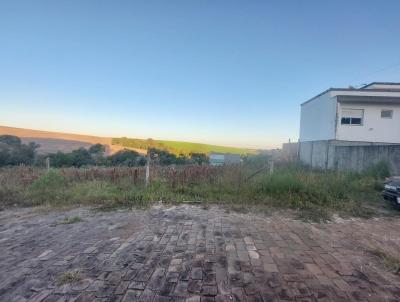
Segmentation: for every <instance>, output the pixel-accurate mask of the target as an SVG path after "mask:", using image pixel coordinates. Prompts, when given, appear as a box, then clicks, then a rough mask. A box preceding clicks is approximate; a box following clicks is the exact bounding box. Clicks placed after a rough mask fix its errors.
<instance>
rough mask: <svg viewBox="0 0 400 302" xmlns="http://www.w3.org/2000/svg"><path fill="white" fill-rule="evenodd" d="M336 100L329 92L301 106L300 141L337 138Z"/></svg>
mask: <svg viewBox="0 0 400 302" xmlns="http://www.w3.org/2000/svg"><path fill="white" fill-rule="evenodd" d="M335 128H336V98H332V97H331V93H330V92H327V93H325V94H322V95H320V96H319V97H317V98H315V99H314V100H312V101H310V102H308V103H304V104H303V105H302V106H301V114H300V141H302V142H303V141H316V140H328V139H334V138H335Z"/></svg>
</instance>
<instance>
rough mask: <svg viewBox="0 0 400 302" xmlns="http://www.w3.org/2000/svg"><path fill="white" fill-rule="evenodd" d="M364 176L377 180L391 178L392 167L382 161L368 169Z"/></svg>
mask: <svg viewBox="0 0 400 302" xmlns="http://www.w3.org/2000/svg"><path fill="white" fill-rule="evenodd" d="M363 174H364V175H367V176H372V177H374V178H375V179H383V178H385V177H388V176H390V165H389V163H388V162H386V161H380V162H378V163H377V164H374V165H372V166H370V167H369V168H368V169H366V170H365V171H364V173H363Z"/></svg>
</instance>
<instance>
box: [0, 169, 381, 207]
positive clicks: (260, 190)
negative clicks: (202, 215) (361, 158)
mask: <svg viewBox="0 0 400 302" xmlns="http://www.w3.org/2000/svg"><path fill="white" fill-rule="evenodd" d="M253 172H254V167H252V166H246V165H245V166H223V167H212V166H183V167H152V169H151V184H150V186H148V187H145V186H144V169H143V168H89V169H76V168H68V169H55V170H51V171H49V172H47V171H45V170H41V169H32V168H26V167H19V168H10V169H2V170H0V204H3V205H6V206H7V205H11V204H17V205H28V204H31V205H39V204H50V205H64V204H90V205H102V206H115V205H123V206H126V205H141V206H142V205H146V204H147V203H149V202H153V201H159V200H163V201H170V202H181V201H184V200H193V201H194V200H199V201H208V202H223V203H232V204H262V205H267V206H274V207H284V208H293V209H316V208H327V209H335V210H340V211H346V212H348V213H352V214H356V215H358V214H360V213H361V214H365V215H367V214H368V213H367V212H365V211H360V209H362V208H363V204H364V203H363V201H365V200H367V199H368V200H373V199H374V198H375V197H376V196H377V195H378V190H379V189H380V188H381V184H382V181H381V179H382V177H383V176H385V175H384V174H385V172H386V171H385V166H384V165H383V164H379V166H376V167H372V168H371V169H369V170H368V171H366V172H365V173H345V172H334V171H312V170H310V169H307V168H306V167H303V166H300V165H296V164H291V165H288V164H283V165H276V169H275V171H274V173H273V174H269V172H268V171H265V172H263V173H260V174H259V175H257V176H256V177H254V178H251V179H250V180H247V177H248V176H249V175H251V174H253Z"/></svg>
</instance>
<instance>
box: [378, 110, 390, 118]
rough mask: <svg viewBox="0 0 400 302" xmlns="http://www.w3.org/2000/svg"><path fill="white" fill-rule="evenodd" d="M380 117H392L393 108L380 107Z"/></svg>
mask: <svg viewBox="0 0 400 302" xmlns="http://www.w3.org/2000/svg"><path fill="white" fill-rule="evenodd" d="M381 118H393V110H390V109H382V110H381Z"/></svg>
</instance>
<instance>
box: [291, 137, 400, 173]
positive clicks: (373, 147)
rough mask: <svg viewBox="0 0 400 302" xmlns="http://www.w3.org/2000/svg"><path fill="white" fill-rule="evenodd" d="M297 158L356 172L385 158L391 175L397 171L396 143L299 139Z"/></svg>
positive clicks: (316, 165) (317, 165) (399, 165)
mask: <svg viewBox="0 0 400 302" xmlns="http://www.w3.org/2000/svg"><path fill="white" fill-rule="evenodd" d="M299 159H300V161H302V162H303V163H304V164H306V165H309V166H311V167H312V168H315V169H323V170H327V169H335V170H339V171H358V172H361V171H363V170H365V169H368V167H370V166H371V165H374V164H377V163H378V162H380V161H386V162H388V163H389V165H390V168H391V172H392V173H393V175H400V144H371V143H363V142H349V141H346V142H345V141H335V140H332V141H313V142H301V143H300V146H299Z"/></svg>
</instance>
